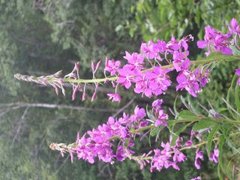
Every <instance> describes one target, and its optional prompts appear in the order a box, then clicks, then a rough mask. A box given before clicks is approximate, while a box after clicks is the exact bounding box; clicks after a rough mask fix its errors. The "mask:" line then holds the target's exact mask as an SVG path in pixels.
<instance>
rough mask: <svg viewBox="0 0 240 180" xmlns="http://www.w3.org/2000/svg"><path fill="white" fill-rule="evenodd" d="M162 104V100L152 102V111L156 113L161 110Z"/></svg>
mask: <svg viewBox="0 0 240 180" xmlns="http://www.w3.org/2000/svg"><path fill="white" fill-rule="evenodd" d="M162 103H163V100H162V99H157V100H155V101H153V103H152V108H153V110H155V111H158V110H159V109H160V108H161V106H162Z"/></svg>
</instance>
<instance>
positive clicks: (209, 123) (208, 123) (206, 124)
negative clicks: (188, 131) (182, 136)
mask: <svg viewBox="0 0 240 180" xmlns="http://www.w3.org/2000/svg"><path fill="white" fill-rule="evenodd" d="M216 124H217V122H216V121H213V120H212V119H210V118H208V119H202V120H200V121H198V122H197V123H195V124H194V126H193V128H192V129H193V130H194V131H198V130H201V129H206V128H211V127H213V126H215V125H216Z"/></svg>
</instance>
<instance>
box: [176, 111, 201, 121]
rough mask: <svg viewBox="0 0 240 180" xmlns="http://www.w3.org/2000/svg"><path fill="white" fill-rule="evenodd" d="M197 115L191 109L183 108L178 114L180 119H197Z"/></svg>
mask: <svg viewBox="0 0 240 180" xmlns="http://www.w3.org/2000/svg"><path fill="white" fill-rule="evenodd" d="M196 118H197V116H196V115H195V114H193V113H192V112H191V111H188V110H183V111H181V112H180V113H179V114H178V118H177V119H179V120H193V121H194V120H196Z"/></svg>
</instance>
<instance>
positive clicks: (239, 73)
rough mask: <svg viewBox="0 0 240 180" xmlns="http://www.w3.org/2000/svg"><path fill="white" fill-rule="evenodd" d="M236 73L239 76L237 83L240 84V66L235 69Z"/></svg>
mask: <svg viewBox="0 0 240 180" xmlns="http://www.w3.org/2000/svg"><path fill="white" fill-rule="evenodd" d="M235 74H236V75H237V76H238V80H237V84H238V85H239V86H240V68H238V69H236V70H235Z"/></svg>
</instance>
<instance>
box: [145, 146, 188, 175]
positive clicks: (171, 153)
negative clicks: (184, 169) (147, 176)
mask: <svg viewBox="0 0 240 180" xmlns="http://www.w3.org/2000/svg"><path fill="white" fill-rule="evenodd" d="M161 147H162V150H160V149H155V150H154V156H153V159H152V162H151V168H150V171H151V172H152V171H153V170H157V171H161V170H162V168H165V169H168V168H169V167H172V168H174V169H176V170H180V168H179V166H178V164H177V163H181V162H184V161H185V160H186V156H185V155H184V154H183V153H182V152H181V151H180V150H179V147H178V146H174V147H171V146H170V143H162V144H161Z"/></svg>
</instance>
